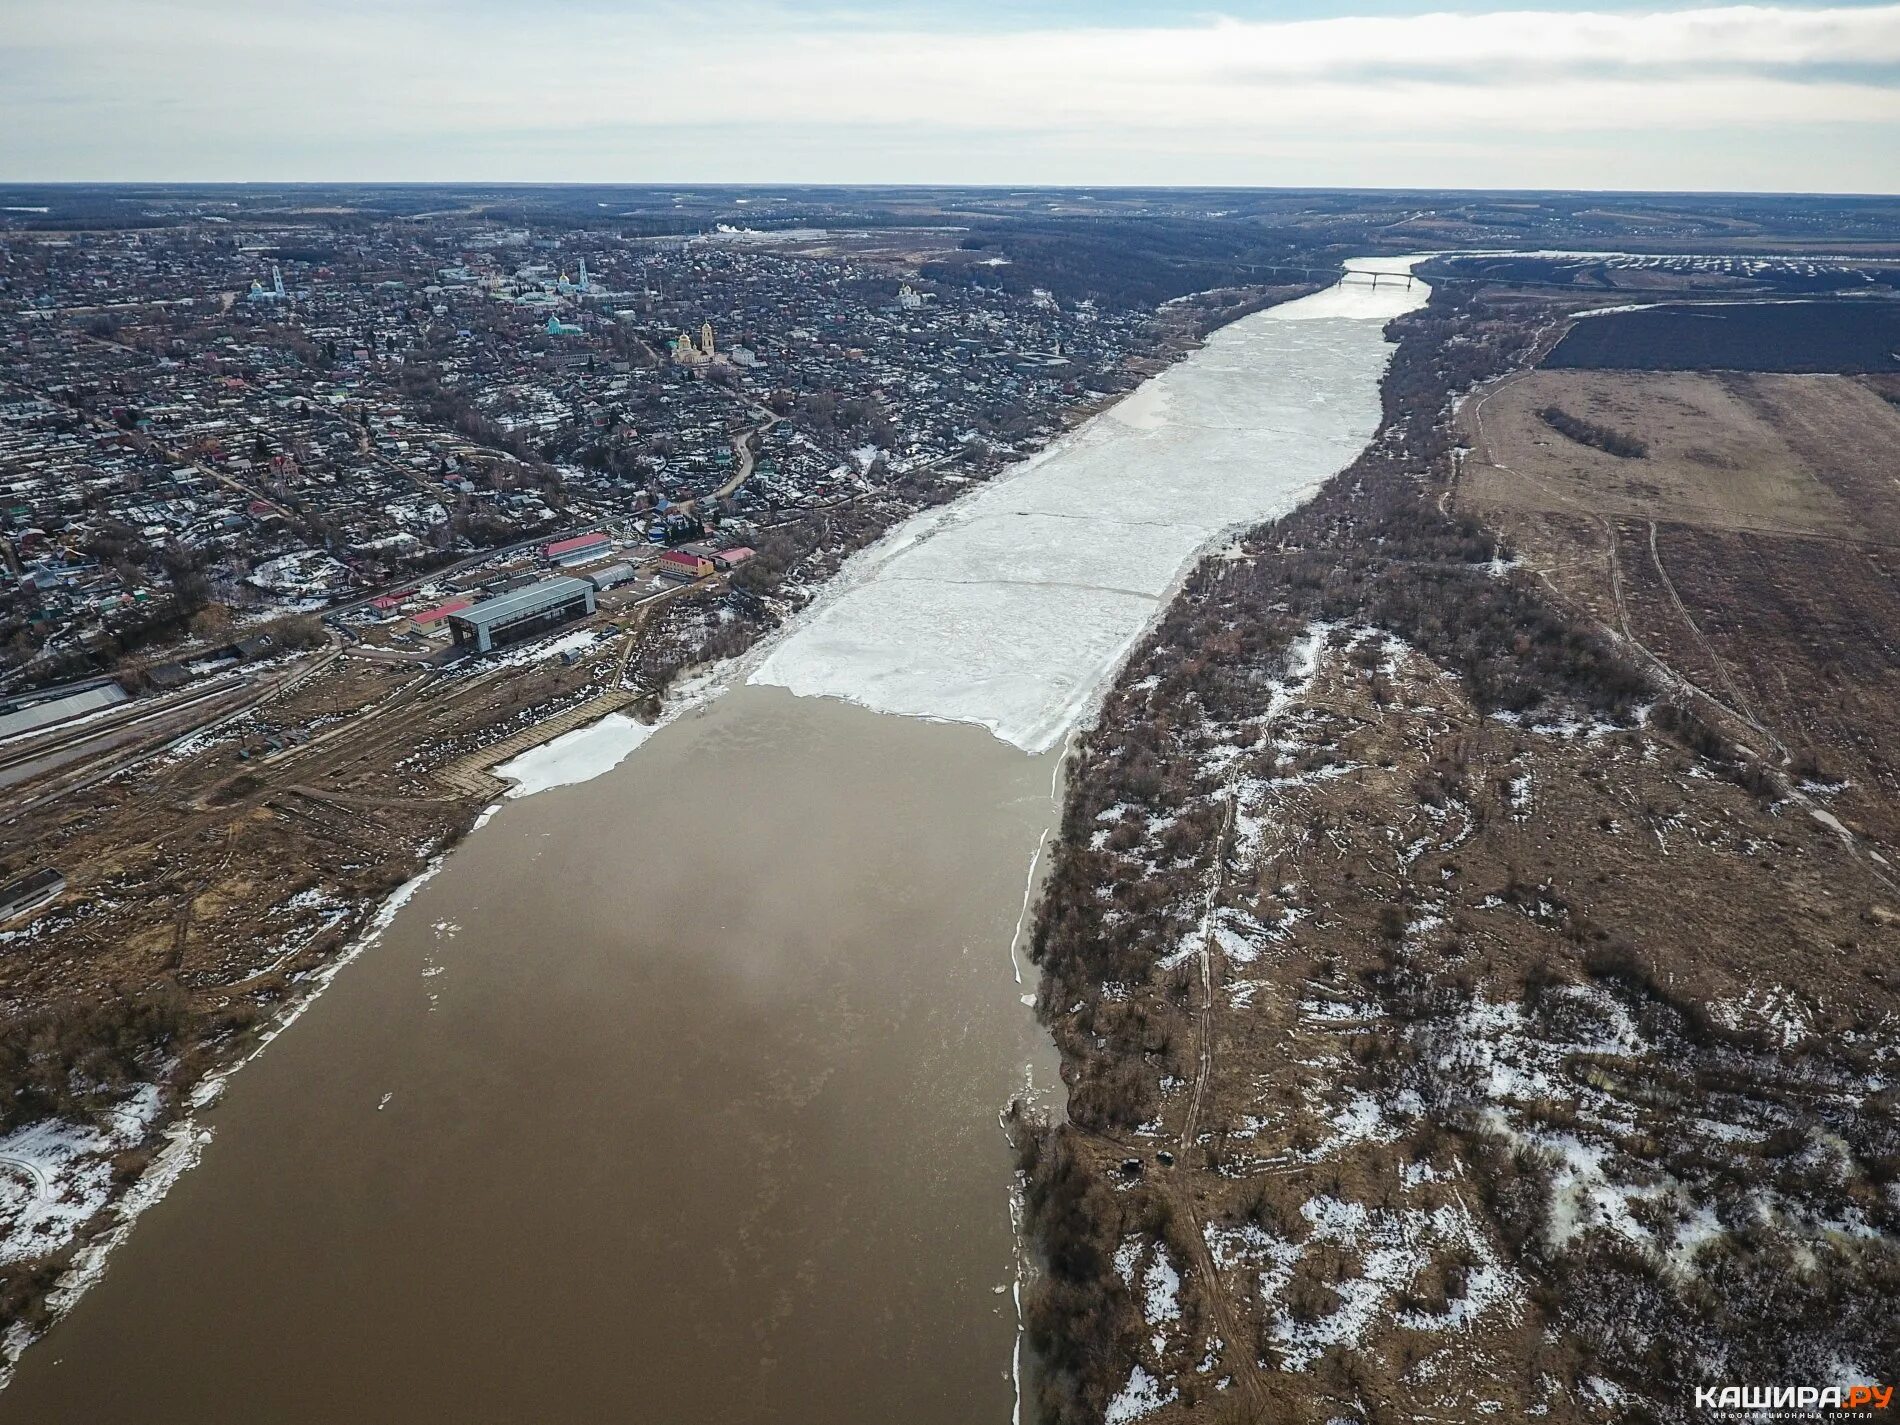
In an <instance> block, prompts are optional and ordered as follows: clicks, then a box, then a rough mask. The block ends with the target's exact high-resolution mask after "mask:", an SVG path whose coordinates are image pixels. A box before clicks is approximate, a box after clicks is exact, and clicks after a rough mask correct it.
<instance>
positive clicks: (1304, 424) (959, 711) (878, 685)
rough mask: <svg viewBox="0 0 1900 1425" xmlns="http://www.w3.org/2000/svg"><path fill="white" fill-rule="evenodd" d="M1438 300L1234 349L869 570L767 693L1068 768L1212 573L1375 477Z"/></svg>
mask: <svg viewBox="0 0 1900 1425" xmlns="http://www.w3.org/2000/svg"><path fill="white" fill-rule="evenodd" d="M1387 261H1388V262H1390V261H1392V260H1390V259H1388V260H1387ZM1405 261H1406V260H1404V259H1400V260H1398V262H1397V270H1403V265H1404V262H1405ZM1355 265H1356V266H1357V265H1360V264H1357V263H1355ZM1425 295H1426V293H1425V291H1424V289H1423V284H1420V283H1414V284H1413V285H1412V287H1411V288H1410V289H1409V290H1408V289H1407V288H1405V287H1404V286H1402V285H1400V284H1397V283H1388V284H1385V285H1383V286H1381V287H1379V288H1377V289H1376V290H1375V289H1373V288H1372V287H1370V286H1369V285H1367V284H1366V283H1364V282H1363V281H1360V282H1356V283H1353V284H1350V285H1343V286H1340V287H1334V288H1330V289H1328V290H1327V291H1325V292H1321V293H1319V294H1317V295H1315V296H1313V297H1309V298H1306V299H1304V300H1303V301H1299V302H1294V303H1289V304H1288V305H1286V306H1283V307H1277V308H1273V309H1270V310H1268V311H1266V312H1262V313H1259V314H1257V315H1255V316H1252V317H1248V318H1246V319H1245V320H1243V321H1240V322H1237V323H1235V324H1234V325H1232V326H1229V327H1226V328H1223V329H1222V330H1221V331H1218V332H1216V333H1215V334H1214V335H1213V336H1212V337H1211V338H1210V339H1209V341H1208V343H1207V345H1206V346H1205V347H1204V348H1203V349H1202V350H1201V351H1199V352H1197V353H1195V354H1194V355H1193V356H1192V357H1190V358H1189V359H1188V360H1186V361H1184V362H1182V363H1180V364H1178V365H1176V366H1174V367H1172V368H1171V369H1169V370H1168V371H1166V372H1164V373H1162V374H1161V375H1160V376H1157V377H1155V378H1154V379H1153V380H1152V381H1149V382H1148V383H1147V384H1146V385H1144V386H1142V387H1141V388H1140V389H1138V390H1137V391H1135V392H1134V393H1133V394H1132V395H1130V396H1129V397H1128V398H1127V399H1126V400H1124V401H1122V402H1121V403H1120V404H1119V405H1116V406H1114V407H1112V408H1110V409H1109V410H1108V411H1106V412H1104V413H1103V414H1101V415H1100V416H1097V417H1096V418H1095V419H1094V420H1092V421H1090V422H1088V423H1087V424H1086V425H1084V426H1082V427H1080V428H1079V429H1078V430H1076V431H1074V432H1072V433H1071V434H1069V435H1067V436H1064V437H1063V438H1062V439H1061V440H1059V441H1057V442H1056V443H1054V444H1053V445H1051V446H1050V447H1049V449H1048V450H1046V451H1044V452H1043V453H1042V454H1041V455H1039V456H1037V457H1034V458H1033V459H1031V460H1028V461H1025V462H1024V463H1023V464H1022V465H1021V466H1019V467H1018V468H1017V469H1016V470H1015V471H1013V472H1012V473H1010V474H1009V475H1007V476H1004V477H1003V478H1001V479H998V480H996V481H994V482H992V483H991V484H989V485H987V486H984V487H983V488H982V489H980V490H978V491H976V492H974V493H973V494H971V495H969V496H966V497H965V498H964V499H961V500H959V501H957V502H956V503H955V504H953V505H950V506H947V507H944V508H941V509H938V510H933V511H930V512H928V513H926V514H923V515H919V516H917V517H916V518H915V519H912V520H910V521H907V522H906V523H905V524H904V525H902V526H900V527H899V528H898V529H896V530H894V531H893V532H892V533H891V534H890V535H889V536H887V537H886V538H885V539H884V540H883V541H881V542H880V543H879V544H877V545H875V546H873V547H872V548H871V549H869V550H866V551H865V552H864V553H863V554H861V555H860V556H858V557H857V558H856V559H855V560H853V561H852V563H851V565H850V566H849V567H848V569H847V570H846V571H845V573H844V574H843V575H842V576H841V578H840V579H839V580H838V581H837V583H836V584H835V586H834V588H833V589H832V591H831V592H830V593H828V594H827V595H825V596H824V597H823V598H821V599H820V601H819V602H818V603H817V605H815V606H814V608H813V609H812V610H811V611H810V612H809V614H808V615H807V616H806V618H805V620H804V622H803V623H802V625H801V626H799V627H797V628H795V629H794V630H793V631H792V632H791V634H790V635H789V636H788V637H787V638H786V639H785V640H784V641H783V642H781V643H780V644H779V645H778V647H777V648H776V649H774V650H773V651H772V653H771V654H770V655H769V656H768V657H767V658H766V659H765V661H764V662H763V663H762V664H761V665H760V666H759V668H758V669H757V671H756V672H754V673H753V675H752V681H753V682H755V683H770V684H775V685H778V686H781V687H785V688H788V689H790V690H791V691H792V692H794V693H798V694H802V695H809V696H828V697H837V698H845V699H848V700H850V701H852V702H857V703H862V704H864V705H865V706H867V707H871V708H874V709H877V710H878V711H880V712H889V713H899V714H906V715H909V716H915V717H931V718H945V719H951V720H954V721H959V722H974V723H980V724H981V725H982V726H984V727H987V728H989V729H990V731H991V732H993V733H995V734H996V735H997V736H998V737H1000V738H1002V739H1004V740H1005V741H1007V742H1012V743H1014V744H1015V745H1017V746H1018V747H1021V748H1023V749H1024V750H1026V751H1029V752H1040V751H1043V750H1045V749H1047V748H1049V747H1051V746H1053V745H1054V744H1055V743H1056V742H1057V741H1058V740H1059V739H1060V738H1061V737H1062V735H1063V734H1064V733H1065V732H1066V731H1067V729H1068V728H1069V727H1070V726H1071V725H1073V723H1074V722H1075V720H1076V719H1077V718H1078V717H1079V716H1080V715H1081V714H1082V712H1083V711H1084V710H1085V709H1086V708H1087V707H1088V705H1089V703H1090V701H1091V699H1092V698H1093V697H1094V695H1095V692H1096V690H1097V689H1098V688H1100V686H1101V685H1102V684H1103V682H1104V681H1105V680H1106V679H1107V677H1108V676H1109V675H1110V674H1111V673H1112V672H1113V671H1114V669H1115V667H1116V666H1117V665H1118V664H1119V663H1120V661H1121V659H1122V658H1123V656H1124V655H1125V654H1126V653H1127V651H1128V650H1129V648H1130V647H1131V646H1132V645H1133V644H1134V642H1135V641H1136V640H1137V639H1138V638H1140V636H1141V634H1142V631H1143V630H1144V629H1145V628H1146V627H1147V626H1148V624H1149V622H1150V621H1151V620H1152V619H1153V618H1154V616H1155V613H1156V611H1157V609H1158V607H1159V604H1160V602H1161V600H1162V599H1163V598H1164V597H1165V596H1166V595H1167V593H1168V590H1169V588H1170V586H1171V585H1172V584H1173V583H1174V581H1175V580H1176V579H1177V578H1178V577H1180V575H1181V574H1182V573H1183V572H1184V570H1185V569H1186V568H1187V567H1188V565H1189V564H1191V563H1192V561H1193V559H1194V557H1195V555H1196V553H1197V552H1198V551H1200V550H1201V549H1202V548H1204V547H1205V546H1206V545H1207V544H1208V543H1209V542H1210V541H1211V540H1212V539H1214V538H1215V537H1216V536H1218V535H1219V534H1221V533H1222V532H1223V531H1226V530H1229V529H1232V528H1234V527H1236V526H1240V525H1245V524H1250V523H1253V522H1255V521H1257V520H1260V519H1264V518H1269V517H1272V516H1274V515H1277V514H1281V513H1284V512H1285V511H1287V510H1289V509H1292V508H1293V507H1294V506H1295V505H1297V504H1298V503H1299V502H1300V501H1301V500H1302V499H1304V498H1305V497H1306V496H1308V495H1309V494H1311V493H1312V491H1313V490H1314V489H1315V488H1316V487H1317V486H1318V485H1319V484H1320V483H1321V482H1322V481H1324V480H1325V479H1326V478H1327V477H1328V476H1330V475H1332V474H1333V473H1334V472H1335V471H1337V470H1340V469H1341V468H1343V467H1344V466H1346V465H1348V464H1350V463H1351V462H1352V460H1353V458H1354V457H1355V456H1357V455H1358V453H1359V451H1360V450H1361V449H1362V448H1363V447H1364V446H1365V444H1366V442H1367V440H1369V439H1370V438H1371V436H1372V433H1373V431H1374V430H1375V429H1376V428H1377V426H1378V422H1379V392H1378V386H1379V376H1380V374H1381V373H1382V372H1383V371H1384V369H1385V363H1386V360H1387V358H1388V357H1389V355H1390V352H1391V348H1390V347H1389V346H1387V345H1386V343H1385V340H1384V336H1383V328H1384V324H1385V322H1386V321H1388V320H1389V319H1390V318H1392V317H1394V316H1397V315H1398V314H1399V313H1401V312H1404V311H1408V310H1410V309H1411V308H1412V307H1415V306H1418V305H1419V304H1421V303H1422V302H1423V301H1424V299H1425Z"/></svg>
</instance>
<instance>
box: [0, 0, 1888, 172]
mask: <svg viewBox="0 0 1900 1425" xmlns="http://www.w3.org/2000/svg"><path fill="white" fill-rule="evenodd" d="M65 179H91V180H107V179H125V180H147V179H149V180H239V179H256V180H279V181H281V180H349V179H360V180H419V179H422V180H445V181H446V180H509V181H519V182H584V181H600V182H732V183H740V182H795V183H803V182H843V183H850V182H871V183H892V182H897V183H904V182H914V183H1011V184H1019V183H1069V184H1085V185H1106V184H1114V183H1131V184H1155V183H1185V184H1264V185H1327V186H1332V185H1352V186H1369V187H1370V186H1378V187H1400V186H1445V187H1453V186H1455V187H1490V188H1497V187H1519V188H1559V187H1564V188H1580V187H1588V188H1685V189H1731V190H1733V189H1742V190H1782V191H1834V192H1882V193H1891V192H1895V191H1897V190H1900V3H1890V4H1876V5H1851V6H1833V7H1821V6H1814V5H1800V4H1759V5H1722V6H1712V7H1707V8H1698V9H1687V8H1677V9H1658V8H1634V7H1627V8H1626V7H1619V6H1598V7H1593V8H1589V9H1584V8H1579V7H1573V6H1546V7H1545V8H1540V9H1525V8H1522V7H1504V6H1497V5H1490V4H1483V3H1478V4H1472V5H1469V6H1466V7H1463V8H1460V9H1458V10H1456V11H1443V10H1440V11H1437V12H1431V11H1430V10H1429V9H1428V7H1426V6H1423V5H1417V4H1405V3H1402V0H1293V3H1284V0H1283V3H1278V4H1273V5H1266V4H1259V3H1246V0H1243V3H1238V4H1235V5H1231V6H1225V7H1201V6H1198V5H1197V6H1168V5H1163V4H1138V3H1134V0H963V2H962V3H951V0H887V3H884V4H880V5H875V6H872V5H868V4H866V5H855V4H851V3H843V4H837V5H813V4H797V3H791V0H777V3H773V0H695V3H673V2H672V0H618V3H614V0H540V3H529V0H271V3H268V4H260V3H257V0H4V4H3V13H0V181H6V180H14V181H21V180H65Z"/></svg>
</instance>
